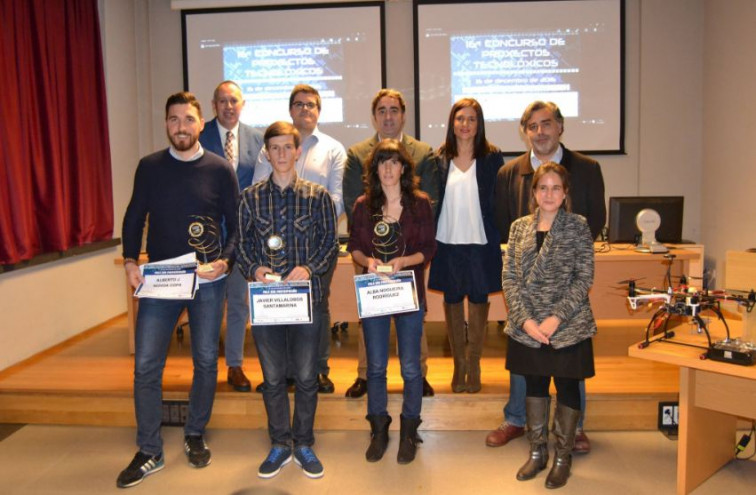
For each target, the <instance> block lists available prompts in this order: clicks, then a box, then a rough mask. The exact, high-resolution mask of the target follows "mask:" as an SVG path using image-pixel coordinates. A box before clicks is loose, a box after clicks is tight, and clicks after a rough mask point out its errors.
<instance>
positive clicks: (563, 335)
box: [501, 209, 596, 349]
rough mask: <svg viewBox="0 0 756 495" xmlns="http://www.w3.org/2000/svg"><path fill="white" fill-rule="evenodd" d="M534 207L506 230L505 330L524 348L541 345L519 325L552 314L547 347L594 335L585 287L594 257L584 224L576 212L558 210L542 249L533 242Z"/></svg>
mask: <svg viewBox="0 0 756 495" xmlns="http://www.w3.org/2000/svg"><path fill="white" fill-rule="evenodd" d="M537 225H538V211H536V213H535V214H532V215H528V216H526V217H522V218H520V219H518V220H516V221H515V222H514V223H513V224H512V227H511V229H510V231H509V244H508V247H507V255H506V258H505V260H504V269H503V271H502V276H501V283H502V288H503V289H504V296H505V298H506V300H507V306H508V308H509V313H508V321H507V327H506V329H505V331H506V333H507V334H508V335H509V336H510V337H511V338H513V339H515V340H516V341H517V342H519V343H521V344H523V345H526V346H528V347H540V345H541V344H540V343H539V342H537V341H536V340H535V339H533V338H531V337H530V336H529V335H528V334H527V333H526V332H525V331H524V330H523V328H522V327H523V324H524V323H525V321H526V320H528V319H533V320H535V321H536V322H538V323H541V322H542V321H543V320H544V319H546V318H547V317H548V316H551V315H554V316H556V317H557V318H559V321H560V322H561V323H560V325H559V328H557V330H556V332H554V335H552V336H551V339H550V341H551V345H552V346H553V347H554V348H555V349H560V348H563V347H568V346H570V345H574V344H577V343H578V342H580V341H582V340H585V339H587V338H590V337H591V336H592V335H595V334H596V321H595V319H594V318H593V312H592V311H591V305H590V302H589V301H588V291H589V290H590V288H591V285H593V269H594V255H593V242H592V240H591V233H590V229H589V228H588V224H587V223H586V221H585V218H583V217H582V216H580V215H576V214H573V213H568V212H566V211H564V210H561V209H560V210H559V212H558V213H557V216H556V218H555V219H554V222H553V224H552V225H551V230H549V232H548V234H546V238H545V239H544V242H543V246H542V247H541V250H540V251H538V250H537V246H536V226H537Z"/></svg>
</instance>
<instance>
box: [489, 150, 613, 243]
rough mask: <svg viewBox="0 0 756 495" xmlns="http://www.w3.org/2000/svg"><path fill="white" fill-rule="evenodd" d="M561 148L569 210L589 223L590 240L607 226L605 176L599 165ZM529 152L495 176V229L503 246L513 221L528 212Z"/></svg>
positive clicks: (508, 164) (514, 160)
mask: <svg viewBox="0 0 756 495" xmlns="http://www.w3.org/2000/svg"><path fill="white" fill-rule="evenodd" d="M560 146H562V149H563V151H564V154H563V155H562V162H561V165H562V166H564V168H566V169H567V172H569V173H570V191H569V196H570V205H571V208H570V211H571V212H572V213H577V214H578V215H582V216H583V217H585V219H586V220H587V221H588V227H590V229H591V237H592V238H593V239H595V238H596V236H598V234H599V233H601V229H603V228H604V225H605V224H606V200H605V199H604V177H603V175H602V174H601V166H600V165H599V163H598V162H597V161H596V160H594V159H592V158H590V157H587V156H585V155H583V154H581V153H577V152H575V151H570V150H568V149H567V148H565V147H564V145H560ZM534 173H535V171H534V170H533V166H532V165H531V164H530V151H527V152H525V153H523V154H522V155H520V156H518V157H517V158H515V159H513V160H511V161H508V162H507V163H506V165H504V166H503V167H502V168H501V170H500V171H499V174H498V176H497V177H496V227H497V228H498V229H499V232H500V233H501V236H502V240H501V242H503V243H506V242H507V240H508V239H507V238H508V236H509V227H510V226H511V225H512V222H514V221H515V220H517V219H518V218H520V217H524V216H525V215H528V214H529V213H530V206H529V201H530V194H531V193H530V189H531V186H532V184H533V174H534Z"/></svg>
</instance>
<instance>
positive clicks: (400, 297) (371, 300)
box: [354, 270, 420, 318]
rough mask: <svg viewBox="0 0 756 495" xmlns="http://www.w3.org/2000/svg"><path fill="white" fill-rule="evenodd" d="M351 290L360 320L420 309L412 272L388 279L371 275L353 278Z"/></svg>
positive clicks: (395, 275)
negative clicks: (355, 299) (352, 289)
mask: <svg viewBox="0 0 756 495" xmlns="http://www.w3.org/2000/svg"><path fill="white" fill-rule="evenodd" d="M354 289H355V292H356V293H357V312H358V313H359V316H360V318H368V317H371V316H381V315H392V314H397V313H408V312H410V311H417V310H418V309H419V308H420V305H419V303H418V299H417V287H416V285H415V272H413V271H412V270H406V271H402V272H397V273H396V274H394V275H391V276H385V275H376V274H372V273H369V274H366V275H355V276H354Z"/></svg>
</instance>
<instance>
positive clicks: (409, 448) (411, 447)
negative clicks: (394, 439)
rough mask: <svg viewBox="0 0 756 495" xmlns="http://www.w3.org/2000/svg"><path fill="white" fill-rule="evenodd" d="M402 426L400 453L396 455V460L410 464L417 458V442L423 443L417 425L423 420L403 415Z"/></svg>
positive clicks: (400, 431)
mask: <svg viewBox="0 0 756 495" xmlns="http://www.w3.org/2000/svg"><path fill="white" fill-rule="evenodd" d="M401 421H402V422H401V426H400V430H399V453H398V454H397V455H396V462H398V463H399V464H409V463H410V462H412V461H414V460H415V453H416V452H417V444H418V443H422V442H423V441H422V439H421V438H420V437H419V436H418V434H417V427H418V426H420V423H422V421H421V420H420V418H415V419H412V418H405V417H404V416H401Z"/></svg>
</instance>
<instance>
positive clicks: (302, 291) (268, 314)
mask: <svg viewBox="0 0 756 495" xmlns="http://www.w3.org/2000/svg"><path fill="white" fill-rule="evenodd" d="M311 296H312V287H311V285H310V281H309V280H299V281H293V282H273V283H267V284H266V283H264V282H249V320H250V323H252V324H253V325H292V324H302V323H312V297H311Z"/></svg>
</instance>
